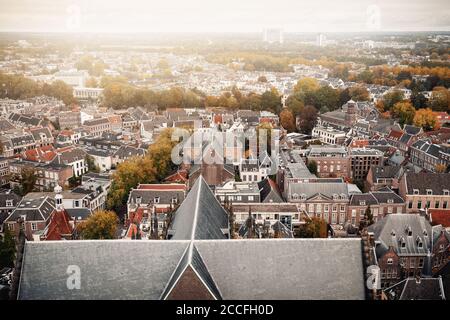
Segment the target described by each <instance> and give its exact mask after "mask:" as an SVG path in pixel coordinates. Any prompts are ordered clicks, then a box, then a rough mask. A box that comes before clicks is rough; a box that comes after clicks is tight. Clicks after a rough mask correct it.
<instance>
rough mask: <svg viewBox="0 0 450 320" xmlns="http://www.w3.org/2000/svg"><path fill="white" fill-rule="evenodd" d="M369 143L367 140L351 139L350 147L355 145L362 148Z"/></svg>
mask: <svg viewBox="0 0 450 320" xmlns="http://www.w3.org/2000/svg"><path fill="white" fill-rule="evenodd" d="M368 145H369V140H367V139H364V140H353V141H352V143H351V146H352V147H356V148H362V147H367V146H368Z"/></svg>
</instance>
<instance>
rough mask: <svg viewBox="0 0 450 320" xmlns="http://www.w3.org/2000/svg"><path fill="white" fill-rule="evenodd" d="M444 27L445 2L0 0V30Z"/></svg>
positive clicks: (448, 13)
mask: <svg viewBox="0 0 450 320" xmlns="http://www.w3.org/2000/svg"><path fill="white" fill-rule="evenodd" d="M267 27H277V28H282V29H284V30H285V31H291V32H317V31H322V32H323V31H328V32H330V31H376V30H380V31H416V30H423V31H432V30H439V31H450V1H449V0H428V1H424V0H334V1H332V0H327V1H325V0H307V1H305V0H221V1H218V0H158V1H156V0H120V1H117V0H0V31H57V32H67V31H71V32H136V31H138V32H241V31H242V32H259V31H261V30H262V29H263V28H267Z"/></svg>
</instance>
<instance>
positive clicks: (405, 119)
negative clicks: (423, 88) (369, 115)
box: [391, 101, 416, 125]
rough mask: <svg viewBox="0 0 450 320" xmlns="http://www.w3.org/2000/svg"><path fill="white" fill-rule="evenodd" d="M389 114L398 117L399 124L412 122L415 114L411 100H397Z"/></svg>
mask: <svg viewBox="0 0 450 320" xmlns="http://www.w3.org/2000/svg"><path fill="white" fill-rule="evenodd" d="M391 114H392V115H393V116H394V117H395V118H398V119H399V122H400V124H401V125H404V124H412V122H413V119H414V115H415V114H416V109H415V108H414V107H413V105H412V104H411V102H409V101H402V102H397V103H396V104H395V105H394V107H393V108H392V111H391Z"/></svg>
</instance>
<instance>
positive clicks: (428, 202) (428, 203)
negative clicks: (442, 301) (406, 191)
mask: <svg viewBox="0 0 450 320" xmlns="http://www.w3.org/2000/svg"><path fill="white" fill-rule="evenodd" d="M429 207H430V200H428V201H427V208H429Z"/></svg>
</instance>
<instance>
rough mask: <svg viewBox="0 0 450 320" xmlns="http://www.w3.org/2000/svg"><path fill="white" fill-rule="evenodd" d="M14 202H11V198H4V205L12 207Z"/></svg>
mask: <svg viewBox="0 0 450 320" xmlns="http://www.w3.org/2000/svg"><path fill="white" fill-rule="evenodd" d="M13 205H14V204H13V200H6V206H7V207H12V206H13Z"/></svg>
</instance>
